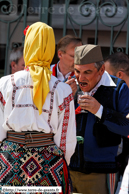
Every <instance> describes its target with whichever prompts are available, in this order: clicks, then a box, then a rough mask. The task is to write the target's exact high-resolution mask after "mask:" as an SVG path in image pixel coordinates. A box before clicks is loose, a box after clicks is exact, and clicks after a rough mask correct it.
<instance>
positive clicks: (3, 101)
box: [0, 92, 6, 106]
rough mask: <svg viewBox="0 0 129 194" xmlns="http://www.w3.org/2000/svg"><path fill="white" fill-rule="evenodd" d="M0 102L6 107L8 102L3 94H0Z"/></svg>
mask: <svg viewBox="0 0 129 194" xmlns="http://www.w3.org/2000/svg"><path fill="white" fill-rule="evenodd" d="M0 101H1V102H2V104H3V106H5V104H6V102H5V100H4V97H3V95H2V93H1V92H0Z"/></svg>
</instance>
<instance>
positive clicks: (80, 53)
mask: <svg viewBox="0 0 129 194" xmlns="http://www.w3.org/2000/svg"><path fill="white" fill-rule="evenodd" d="M99 61H103V56H102V52H101V48H100V46H99V45H92V44H86V45H82V46H78V47H76V48H75V54H74V64H77V65H84V64H90V63H96V62H99Z"/></svg>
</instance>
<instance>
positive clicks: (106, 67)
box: [104, 61, 115, 76]
mask: <svg viewBox="0 0 129 194" xmlns="http://www.w3.org/2000/svg"><path fill="white" fill-rule="evenodd" d="M104 64H105V70H106V71H107V72H108V73H109V74H110V75H114V76H115V72H114V71H113V69H112V68H111V65H110V62H109V61H106V62H104Z"/></svg>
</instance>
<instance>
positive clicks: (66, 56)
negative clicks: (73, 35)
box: [58, 42, 82, 72]
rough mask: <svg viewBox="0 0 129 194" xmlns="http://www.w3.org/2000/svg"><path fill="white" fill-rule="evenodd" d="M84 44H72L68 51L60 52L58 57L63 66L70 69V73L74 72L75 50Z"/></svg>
mask: <svg viewBox="0 0 129 194" xmlns="http://www.w3.org/2000/svg"><path fill="white" fill-rule="evenodd" d="M81 45H82V43H81V42H80V43H78V44H75V43H70V44H69V45H68V46H67V47H66V50H65V51H64V52H63V51H58V57H59V59H60V62H61V64H63V66H64V67H65V68H66V69H68V72H72V71H74V49H75V47H77V46H81Z"/></svg>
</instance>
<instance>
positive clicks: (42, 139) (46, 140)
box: [6, 131, 55, 147]
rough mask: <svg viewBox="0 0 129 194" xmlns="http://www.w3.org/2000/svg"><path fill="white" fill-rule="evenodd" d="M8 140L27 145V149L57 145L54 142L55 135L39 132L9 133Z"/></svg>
mask: <svg viewBox="0 0 129 194" xmlns="http://www.w3.org/2000/svg"><path fill="white" fill-rule="evenodd" d="M6 140H8V141H11V142H16V143H19V144H25V145H26V146H27V147H41V146H48V145H54V144H55V143H54V141H53V134H51V133H43V132H37V131H26V132H14V131H8V132H7V139H6Z"/></svg>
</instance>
